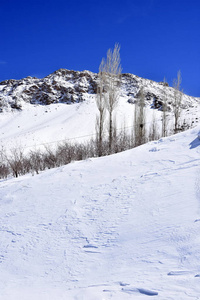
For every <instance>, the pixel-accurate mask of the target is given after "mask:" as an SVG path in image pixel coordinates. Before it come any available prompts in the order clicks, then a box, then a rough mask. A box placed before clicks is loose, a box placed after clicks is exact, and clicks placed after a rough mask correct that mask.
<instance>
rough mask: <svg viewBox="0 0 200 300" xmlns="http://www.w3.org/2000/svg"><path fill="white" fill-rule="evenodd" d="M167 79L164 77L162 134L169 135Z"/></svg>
mask: <svg viewBox="0 0 200 300" xmlns="http://www.w3.org/2000/svg"><path fill="white" fill-rule="evenodd" d="M166 88H167V84H166V80H165V78H164V81H163V99H162V136H164V137H165V136H167V125H168V119H167V93H166Z"/></svg>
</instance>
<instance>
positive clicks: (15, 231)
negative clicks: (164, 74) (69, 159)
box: [0, 127, 200, 300]
mask: <svg viewBox="0 0 200 300" xmlns="http://www.w3.org/2000/svg"><path fill="white" fill-rule="evenodd" d="M199 129H200V128H199V127H197V128H195V129H192V130H189V131H187V132H184V133H181V134H178V135H175V136H172V137H168V138H164V139H161V140H159V141H156V142H151V143H148V144H146V145H143V146H140V147H137V148H135V149H132V150H129V151H126V152H123V153H118V154H116V155H112V156H108V157H102V158H98V159H88V160H86V161H81V162H75V163H71V164H69V165H67V166H63V167H60V168H57V169H51V170H49V171H45V172H43V173H41V174H39V175H37V176H31V175H26V176H24V177H20V178H18V179H9V180H1V181H0V232H1V240H0V268H1V272H0V291H1V292H0V299H1V300H8V299H9V300H15V299H27V298H28V299H30V300H32V299H34V300H35V299H45V300H46V299H49V300H60V299H76V300H83V299H85V300H86V299H87V300H94V299H95V300H96V299H97V300H98V299H99V300H100V299H101V300H103V299H106V300H108V299H120V300H121V299H122V300H124V299H148V297H152V299H166V300H167V299H174V300H179V299H180V300H182V299H186V300H187V299H199V297H200V296H199V295H200V284H199V279H200V266H199V261H200V250H199V242H200V238H199V231H200V196H199V189H200V171H199V162H200V158H199V152H200V148H199V147H200V141H199V140H198V139H197V135H198V132H199Z"/></svg>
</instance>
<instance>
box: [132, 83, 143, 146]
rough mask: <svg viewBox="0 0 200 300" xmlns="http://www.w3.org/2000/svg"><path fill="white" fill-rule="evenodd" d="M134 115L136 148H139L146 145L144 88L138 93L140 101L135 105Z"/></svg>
mask: <svg viewBox="0 0 200 300" xmlns="http://www.w3.org/2000/svg"><path fill="white" fill-rule="evenodd" d="M134 115H135V116H134V131H135V134H134V136H135V146H139V145H142V144H144V143H145V141H146V128H145V119H146V118H145V96H144V89H143V87H142V88H141V90H140V91H139V93H138V100H137V102H136V103H135V113H134Z"/></svg>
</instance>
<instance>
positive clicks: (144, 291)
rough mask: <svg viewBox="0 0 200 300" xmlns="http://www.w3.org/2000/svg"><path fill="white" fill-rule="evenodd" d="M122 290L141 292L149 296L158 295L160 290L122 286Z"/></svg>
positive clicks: (129, 292)
mask: <svg viewBox="0 0 200 300" xmlns="http://www.w3.org/2000/svg"><path fill="white" fill-rule="evenodd" d="M122 292H125V293H128V294H132V293H140V294H143V295H147V296H157V295H158V292H155V291H151V290H147V289H143V288H122Z"/></svg>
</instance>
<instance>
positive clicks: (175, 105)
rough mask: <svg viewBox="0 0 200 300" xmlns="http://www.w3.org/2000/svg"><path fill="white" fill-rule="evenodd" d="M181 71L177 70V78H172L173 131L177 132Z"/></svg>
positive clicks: (179, 112) (180, 96)
mask: <svg viewBox="0 0 200 300" xmlns="http://www.w3.org/2000/svg"><path fill="white" fill-rule="evenodd" d="M181 81H182V78H181V72H180V71H178V73H177V79H174V82H173V87H174V102H173V113H174V133H177V131H178V126H179V119H180V115H181V109H182V107H181V103H182V92H181V90H180V87H181Z"/></svg>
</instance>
